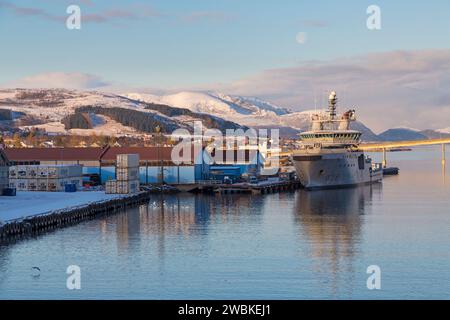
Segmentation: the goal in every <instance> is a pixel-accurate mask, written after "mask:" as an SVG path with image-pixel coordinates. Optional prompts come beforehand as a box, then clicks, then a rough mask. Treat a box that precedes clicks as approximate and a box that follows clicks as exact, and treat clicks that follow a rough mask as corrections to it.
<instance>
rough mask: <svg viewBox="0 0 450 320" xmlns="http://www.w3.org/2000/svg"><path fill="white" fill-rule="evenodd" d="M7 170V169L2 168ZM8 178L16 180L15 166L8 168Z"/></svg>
mask: <svg viewBox="0 0 450 320" xmlns="http://www.w3.org/2000/svg"><path fill="white" fill-rule="evenodd" d="M3 168H7V167H3ZM9 177H10V178H11V179H15V178H17V166H13V167H9Z"/></svg>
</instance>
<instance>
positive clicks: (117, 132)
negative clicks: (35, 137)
mask: <svg viewBox="0 0 450 320" xmlns="http://www.w3.org/2000/svg"><path fill="white" fill-rule="evenodd" d="M20 128H21V129H31V128H38V129H44V130H45V131H46V132H48V133H65V134H67V133H71V134H77V135H80V136H90V135H93V134H96V135H107V136H116V137H120V136H126V135H131V136H138V135H139V133H138V132H137V130H136V129H134V128H132V127H129V126H124V125H123V124H121V123H119V122H117V121H115V120H113V119H111V118H109V117H107V116H103V115H95V122H94V128H93V129H70V130H66V129H65V128H64V124H62V123H61V122H48V123H44V124H39V125H34V126H21V127H20Z"/></svg>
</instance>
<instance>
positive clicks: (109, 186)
mask: <svg viewBox="0 0 450 320" xmlns="http://www.w3.org/2000/svg"><path fill="white" fill-rule="evenodd" d="M105 193H106V194H116V193H117V180H108V181H106V184H105Z"/></svg>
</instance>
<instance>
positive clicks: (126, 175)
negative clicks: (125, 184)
mask: <svg viewBox="0 0 450 320" xmlns="http://www.w3.org/2000/svg"><path fill="white" fill-rule="evenodd" d="M138 179H139V168H138V167H136V168H117V171H116V180H121V181H126V180H138Z"/></svg>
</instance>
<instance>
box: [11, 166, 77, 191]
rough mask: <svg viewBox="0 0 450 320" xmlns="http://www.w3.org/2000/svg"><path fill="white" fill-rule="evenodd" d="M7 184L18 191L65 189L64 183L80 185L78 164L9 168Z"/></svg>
mask: <svg viewBox="0 0 450 320" xmlns="http://www.w3.org/2000/svg"><path fill="white" fill-rule="evenodd" d="M9 177H10V179H9V186H10V188H16V189H17V190H19V191H54V192H62V191H65V186H66V184H75V186H76V188H77V189H80V188H81V187H82V183H83V173H82V166H80V165H29V166H12V167H10V168H9Z"/></svg>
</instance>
